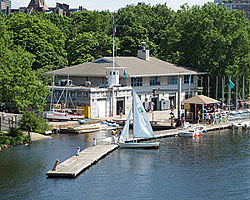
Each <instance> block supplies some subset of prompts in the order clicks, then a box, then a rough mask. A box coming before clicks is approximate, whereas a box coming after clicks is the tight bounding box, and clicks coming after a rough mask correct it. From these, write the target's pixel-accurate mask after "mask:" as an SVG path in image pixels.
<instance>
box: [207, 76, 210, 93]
mask: <svg viewBox="0 0 250 200" xmlns="http://www.w3.org/2000/svg"><path fill="white" fill-rule="evenodd" d="M209 82H210V78H209V76H208V77H207V96H208V97H209V93H210V90H209Z"/></svg>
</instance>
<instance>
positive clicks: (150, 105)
mask: <svg viewBox="0 0 250 200" xmlns="http://www.w3.org/2000/svg"><path fill="white" fill-rule="evenodd" d="M154 105H155V104H154V102H150V103H149V110H150V111H149V112H153V110H154Z"/></svg>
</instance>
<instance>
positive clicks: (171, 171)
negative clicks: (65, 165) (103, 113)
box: [0, 130, 250, 200]
mask: <svg viewBox="0 0 250 200" xmlns="http://www.w3.org/2000/svg"><path fill="white" fill-rule="evenodd" d="M107 135H110V133H108V132H97V133H90V134H80V135H73V134H72V135H60V134H57V135H55V136H53V137H54V139H53V140H44V141H38V142H34V143H33V144H32V145H31V146H23V145H20V146H16V147H14V148H10V149H4V150H2V151H0V199H22V200H23V199H100V200H110V199H122V200H123V199H124V200H125V199H126V200H127V199H143V200H144V199H171V200H172V199H227V200H228V199H233V200H235V199H250V132H249V131H244V130H240V131H237V130H234V131H233V130H224V131H220V132H210V133H207V134H205V135H203V136H202V137H198V138H180V137H171V138H163V139H159V140H157V141H159V142H160V143H161V148H160V149H159V150H143V149H141V150H139V149H136V150H131V149H118V150H116V151H114V152H112V153H111V154H109V155H108V156H106V157H105V158H104V159H102V160H100V161H99V162H98V163H97V164H96V165H94V166H92V167H91V168H89V169H88V170H86V171H85V172H84V173H82V174H81V175H80V176H78V177H77V178H76V179H55V178H46V172H47V171H48V170H50V169H51V168H52V167H53V165H54V162H55V160H56V159H59V160H60V161H63V160H65V159H67V158H69V157H71V156H72V155H73V154H74V153H75V152H76V147H77V146H80V147H81V148H82V149H83V148H85V147H87V146H90V145H92V138H93V137H97V142H98V141H99V140H101V139H102V138H105V137H106V136H107Z"/></svg>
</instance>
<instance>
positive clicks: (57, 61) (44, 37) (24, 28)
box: [6, 13, 67, 70]
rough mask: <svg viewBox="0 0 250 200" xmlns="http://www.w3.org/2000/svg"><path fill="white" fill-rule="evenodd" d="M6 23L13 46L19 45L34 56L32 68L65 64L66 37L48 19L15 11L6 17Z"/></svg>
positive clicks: (50, 67) (56, 67) (63, 65)
mask: <svg viewBox="0 0 250 200" xmlns="http://www.w3.org/2000/svg"><path fill="white" fill-rule="evenodd" d="M6 25H7V27H8V30H9V31H11V32H12V33H13V34H12V38H13V47H18V46H21V47H23V48H24V49H25V51H27V52H29V53H32V54H33V55H34V56H35V57H34V58H35V60H34V62H33V65H32V69H33V70H37V69H40V68H48V66H49V69H50V70H52V69H58V68H62V67H65V66H66V65H67V58H66V57H67V55H66V51H65V40H66V38H65V36H64V34H63V33H62V31H60V30H59V28H57V27H56V26H55V25H54V24H53V23H51V22H50V21H49V20H45V19H41V18H40V17H38V16H35V15H28V14H23V13H15V14H12V15H10V16H9V17H8V18H7V19H6Z"/></svg>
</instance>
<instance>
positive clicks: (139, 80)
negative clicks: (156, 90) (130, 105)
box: [131, 77, 142, 87]
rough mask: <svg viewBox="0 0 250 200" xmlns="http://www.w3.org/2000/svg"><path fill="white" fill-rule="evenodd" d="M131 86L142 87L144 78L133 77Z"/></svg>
mask: <svg viewBox="0 0 250 200" xmlns="http://www.w3.org/2000/svg"><path fill="white" fill-rule="evenodd" d="M131 86H132V87H138V86H142V78H141V77H136V78H134V77H132V78H131Z"/></svg>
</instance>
